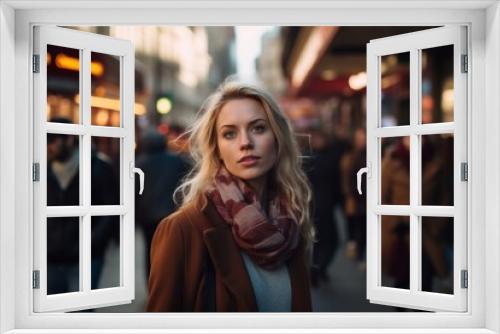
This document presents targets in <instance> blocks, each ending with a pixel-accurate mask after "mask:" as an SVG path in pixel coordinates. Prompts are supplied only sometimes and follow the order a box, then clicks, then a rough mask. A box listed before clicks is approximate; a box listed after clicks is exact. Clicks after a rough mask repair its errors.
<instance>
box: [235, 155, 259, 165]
mask: <svg viewBox="0 0 500 334" xmlns="http://www.w3.org/2000/svg"><path fill="white" fill-rule="evenodd" d="M259 159H260V158H258V157H248V158H243V159H241V160H240V161H239V163H240V164H242V165H243V166H245V167H251V166H253V165H255V164H257V162H258V160H259Z"/></svg>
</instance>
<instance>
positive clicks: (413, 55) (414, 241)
mask: <svg viewBox="0 0 500 334" xmlns="http://www.w3.org/2000/svg"><path fill="white" fill-rule="evenodd" d="M419 69H420V62H419V50H418V49H412V50H410V128H411V133H410V208H411V213H410V291H412V292H417V291H418V288H419V286H420V283H419V277H420V276H421V275H420V268H421V266H420V263H421V258H420V254H421V252H420V247H419V245H420V242H419V239H420V226H419V221H420V218H419V217H418V216H417V215H416V213H415V212H414V209H415V208H416V207H417V206H418V205H419V202H420V188H419V185H420V175H421V174H420V161H419V160H420V159H419V156H420V154H419V152H420V149H419V147H420V145H419V138H418V135H417V134H416V131H415V130H416V127H417V125H418V123H419V122H418V120H419V115H420V112H419V110H420V94H419V93H420V89H419V87H420V73H419V72H420V70H419Z"/></svg>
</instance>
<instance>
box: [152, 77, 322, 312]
mask: <svg viewBox="0 0 500 334" xmlns="http://www.w3.org/2000/svg"><path fill="white" fill-rule="evenodd" d="M190 144H191V152H192V154H193V157H194V160H195V167H194V169H193V170H192V171H191V173H190V174H189V175H188V177H187V179H186V181H185V182H184V183H183V184H182V185H181V186H180V187H179V188H178V191H179V192H180V193H182V195H183V202H182V206H181V207H180V209H179V210H178V211H177V212H175V213H174V214H172V215H170V216H168V217H167V218H165V219H164V220H163V221H162V222H161V223H160V225H159V226H158V228H157V230H156V232H155V236H154V238H153V242H152V249H151V273H150V279H149V300H148V305H147V310H148V311H153V312H165V311H170V312H183V311H195V312H200V311H218V312H233V311H242V312H253V311H260V312H290V311H298V312H306V311H311V297H310V291H309V278H308V267H307V263H306V260H307V251H306V250H308V249H309V246H310V244H311V242H312V240H313V237H314V231H313V228H312V225H311V222H310V219H309V213H308V206H309V202H310V199H311V191H310V189H309V186H308V184H307V181H306V178H305V175H304V174H303V172H302V170H301V168H300V161H299V151H298V147H297V143H296V142H295V139H294V137H293V135H292V132H291V128H290V125H289V123H288V122H287V120H286V118H285V117H284V116H283V115H282V114H281V112H280V110H279V108H278V106H277V104H276V102H275V101H274V100H273V99H272V98H271V97H270V96H269V95H268V94H266V93H264V92H263V91H261V90H260V89H258V88H255V87H252V86H248V85H244V84H241V83H236V82H226V83H224V84H222V86H221V87H219V89H218V90H217V91H216V92H215V93H214V94H213V95H212V96H211V97H209V99H208V100H207V102H206V103H205V106H204V107H202V109H201V111H200V117H199V118H198V120H197V122H196V123H195V124H194V126H193V128H192V132H191V136H190Z"/></svg>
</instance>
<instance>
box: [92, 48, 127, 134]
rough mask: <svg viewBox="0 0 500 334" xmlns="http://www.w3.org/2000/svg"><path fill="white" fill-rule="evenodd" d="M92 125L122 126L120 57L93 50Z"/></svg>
mask: <svg viewBox="0 0 500 334" xmlns="http://www.w3.org/2000/svg"><path fill="white" fill-rule="evenodd" d="M91 77H92V100H91V108H92V125H100V126H115V127H119V126H120V110H121V108H120V58H119V57H117V56H111V55H107V54H103V53H97V52H91Z"/></svg>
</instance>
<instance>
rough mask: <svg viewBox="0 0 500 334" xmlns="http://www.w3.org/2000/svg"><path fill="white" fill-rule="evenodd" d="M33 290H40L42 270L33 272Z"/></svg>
mask: <svg viewBox="0 0 500 334" xmlns="http://www.w3.org/2000/svg"><path fill="white" fill-rule="evenodd" d="M33 289H40V270H33Z"/></svg>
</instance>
